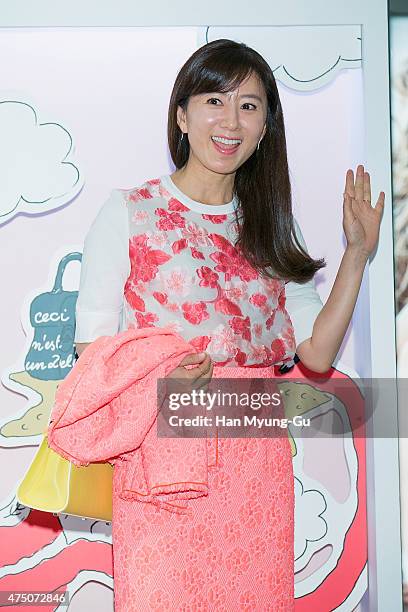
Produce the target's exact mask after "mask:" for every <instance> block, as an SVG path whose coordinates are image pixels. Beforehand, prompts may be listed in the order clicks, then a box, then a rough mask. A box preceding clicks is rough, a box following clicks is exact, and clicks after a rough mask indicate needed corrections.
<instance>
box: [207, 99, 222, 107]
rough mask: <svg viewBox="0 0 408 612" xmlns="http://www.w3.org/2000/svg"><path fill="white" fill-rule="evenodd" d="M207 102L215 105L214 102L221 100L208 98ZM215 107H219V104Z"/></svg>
mask: <svg viewBox="0 0 408 612" xmlns="http://www.w3.org/2000/svg"><path fill="white" fill-rule="evenodd" d="M207 102H209V103H210V104H213V103H214V102H216V103H217V102H220V103H221V100H220V99H219V98H208V100H207ZM213 106H217V104H213Z"/></svg>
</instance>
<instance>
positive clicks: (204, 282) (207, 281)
mask: <svg viewBox="0 0 408 612" xmlns="http://www.w3.org/2000/svg"><path fill="white" fill-rule="evenodd" d="M196 272H197V275H198V276H199V277H200V278H201V280H200V282H199V283H198V284H199V285H200V287H211V288H212V289H214V288H215V287H217V285H218V278H219V276H218V274H217V273H216V272H214V270H212V269H211V268H209V267H208V266H201V268H198V269H197V270H196Z"/></svg>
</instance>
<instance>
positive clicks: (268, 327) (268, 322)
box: [265, 310, 276, 329]
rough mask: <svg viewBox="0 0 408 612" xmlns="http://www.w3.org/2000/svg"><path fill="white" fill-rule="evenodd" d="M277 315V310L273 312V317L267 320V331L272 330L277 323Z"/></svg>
mask: <svg viewBox="0 0 408 612" xmlns="http://www.w3.org/2000/svg"><path fill="white" fill-rule="evenodd" d="M275 315H276V310H273V311H272V314H271V316H270V317H268V318H267V319H266V321H265V327H266V329H271V327H272V325H273V324H274V322H275Z"/></svg>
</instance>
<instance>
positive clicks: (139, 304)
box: [123, 278, 146, 312]
mask: <svg viewBox="0 0 408 612" xmlns="http://www.w3.org/2000/svg"><path fill="white" fill-rule="evenodd" d="M123 293H124V296H125V299H126V301H127V303H128V304H129V305H130V306H131V307H132V308H133V309H134V310H141V311H142V312H144V311H145V310H146V306H145V303H144V301H143V300H142V298H141V297H140V295H137V293H135V291H133V288H132V283H131V281H130V279H129V278H128V279H127V281H126V283H125V287H124V290H123Z"/></svg>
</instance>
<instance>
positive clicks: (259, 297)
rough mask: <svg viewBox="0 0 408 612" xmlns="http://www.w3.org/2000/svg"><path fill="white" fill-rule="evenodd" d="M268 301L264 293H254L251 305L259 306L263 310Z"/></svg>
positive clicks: (250, 299)
mask: <svg viewBox="0 0 408 612" xmlns="http://www.w3.org/2000/svg"><path fill="white" fill-rule="evenodd" d="M267 299H268V298H267V297H266V295H264V294H263V293H253V294H252V295H251V297H250V298H249V301H250V302H251V304H254V306H259V307H260V308H262V306H265V304H266V300H267Z"/></svg>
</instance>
